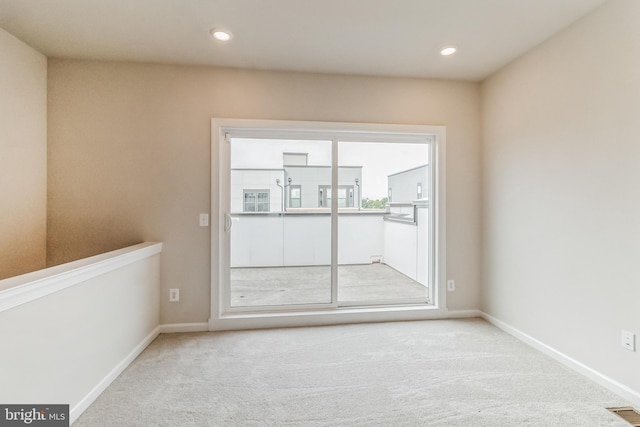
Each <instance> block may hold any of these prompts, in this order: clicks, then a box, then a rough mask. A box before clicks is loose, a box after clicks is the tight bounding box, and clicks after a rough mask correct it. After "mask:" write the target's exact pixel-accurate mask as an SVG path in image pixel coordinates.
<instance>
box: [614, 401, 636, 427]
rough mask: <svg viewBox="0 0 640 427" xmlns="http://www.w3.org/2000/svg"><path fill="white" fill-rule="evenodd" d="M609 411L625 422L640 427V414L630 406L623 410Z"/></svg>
mask: <svg viewBox="0 0 640 427" xmlns="http://www.w3.org/2000/svg"><path fill="white" fill-rule="evenodd" d="M607 409H608V410H609V411H611V412H613V413H614V414H616V415H617V416H619V417H620V418H622V419H623V420H625V421H627V422H628V423H629V424H631V425H632V426H634V427H640V412H638V411H636V410H635V409H633V408H632V407H630V406H625V407H622V408H607Z"/></svg>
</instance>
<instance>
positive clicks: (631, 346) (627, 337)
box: [622, 331, 636, 351]
mask: <svg viewBox="0 0 640 427" xmlns="http://www.w3.org/2000/svg"><path fill="white" fill-rule="evenodd" d="M622 347H623V348H626V349H627V350H629V351H636V334H634V333H633V332H629V331H622Z"/></svg>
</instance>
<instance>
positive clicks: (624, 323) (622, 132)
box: [482, 0, 640, 393]
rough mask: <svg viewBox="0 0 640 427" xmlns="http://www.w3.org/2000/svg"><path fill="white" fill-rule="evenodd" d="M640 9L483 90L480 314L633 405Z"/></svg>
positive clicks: (552, 45)
mask: <svg viewBox="0 0 640 427" xmlns="http://www.w3.org/2000/svg"><path fill="white" fill-rule="evenodd" d="M639 78H640V2H638V1H636V0H614V1H610V2H608V3H605V5H604V6H603V7H601V8H600V9H597V10H596V11H595V12H594V13H592V14H590V15H588V16H587V17H585V18H583V19H582V20H580V21H578V22H577V23H576V24H574V25H573V26H571V27H569V28H568V29H566V30H565V31H563V32H562V33H560V34H559V35H557V36H555V37H553V38H552V39H551V40H549V41H547V42H545V43H544V44H542V45H541V46H539V47H537V48H536V49H534V50H533V51H532V52H530V53H528V54H527V55H525V56H524V57H522V58H520V59H519V60H517V61H516V62H515V63H513V64H511V65H509V66H508V67H506V68H505V69H503V70H501V71H500V72H498V73H497V74H496V75H494V76H493V77H491V78H490V79H489V80H488V81H486V82H485V83H484V84H483V88H482V95H483V175H484V180H483V207H484V209H483V214H484V215H483V217H484V220H483V233H484V236H483V250H482V253H483V256H484V258H483V272H484V273H483V287H482V291H483V292H482V309H483V310H484V311H485V312H487V313H489V314H490V315H492V316H494V317H496V318H498V319H499V320H502V321H504V322H506V323H508V324H510V325H511V326H513V327H515V328H517V329H519V330H521V331H522V332H524V333H526V334H529V335H530V336H532V337H533V338H535V339H537V340H539V341H542V342H543V343H545V344H547V345H549V346H551V347H553V348H555V349H557V350H559V351H560V352H562V353H564V354H566V355H568V356H569V357H572V358H574V359H576V360H577V361H578V362H581V363H583V364H585V365H587V366H589V367H591V368H592V369H595V370H596V371H599V372H601V373H603V374H605V375H607V376H609V377H611V378H613V379H614V380H617V381H619V382H621V383H622V384H625V385H626V386H628V387H631V388H632V389H634V390H635V391H636V393H640V374H639V373H640V371H639V370H638V367H639V366H640V353H638V352H636V353H632V352H629V351H627V350H624V349H622V348H621V346H620V331H621V329H628V330H630V331H634V332H635V333H636V334H640V314H639V313H640V309H639V308H638V307H639V305H638V303H639V302H640V268H639V267H638V266H639V265H640V261H639V256H640V196H639V195H640V191H639V189H640V167H639V165H640V139H639V138H640V80H639Z"/></svg>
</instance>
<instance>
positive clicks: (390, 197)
mask: <svg viewBox="0 0 640 427" xmlns="http://www.w3.org/2000/svg"><path fill="white" fill-rule="evenodd" d="M389 201H390V202H391V201H392V199H391V187H389Z"/></svg>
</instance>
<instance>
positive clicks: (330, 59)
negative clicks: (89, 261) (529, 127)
mask: <svg viewBox="0 0 640 427" xmlns="http://www.w3.org/2000/svg"><path fill="white" fill-rule="evenodd" d="M604 1H605V0H0V27H1V28H3V29H5V30H6V31H8V32H10V33H12V34H13V35H15V36H16V37H18V38H19V39H21V40H23V41H24V42H26V43H28V44H29V45H31V46H32V47H34V48H35V49H37V50H39V51H40V52H42V53H44V54H45V55H47V56H49V57H70V58H91V59H105V60H123V61H139V62H156V63H170V64H197V65H217V66H228V67H241V68H255V69H269V70H294V71H309V72H322V73H343V74H363V75H381V76H405V77H427V78H446V79H464V80H482V79H484V78H485V77H487V76H488V75H490V74H491V73H492V72H494V71H496V70H497V69H499V68H500V67H502V66H503V65H505V64H507V63H509V62H510V61H512V60H513V59H515V58H517V57H518V56H520V55H522V54H523V53H524V52H526V51H527V50H529V49H531V48H532V47H533V46H535V45H537V44H539V43H540V42H542V41H544V40H545V39H547V38H549V37H550V36H551V35H553V34H555V33H556V32H558V31H560V30H561V29H563V28H565V27H566V26H567V25H569V24H570V23H572V22H574V21H575V20H577V19H579V18H580V17H581V16H583V15H585V14H586V13H588V12H589V11H591V10H592V9H594V8H595V7H597V6H598V5H600V4H602V3H604ZM218 26H220V27H224V28H227V29H229V30H230V31H231V32H232V33H233V34H234V38H233V40H231V41H230V42H228V43H227V44H223V43H220V42H217V41H214V40H213V39H212V38H211V37H210V35H209V30H210V29H211V28H212V27H218ZM445 45H455V46H457V47H458V53H456V54H455V55H453V56H451V57H441V56H440V55H439V51H440V49H441V48H442V47H443V46H445Z"/></svg>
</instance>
